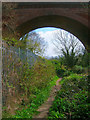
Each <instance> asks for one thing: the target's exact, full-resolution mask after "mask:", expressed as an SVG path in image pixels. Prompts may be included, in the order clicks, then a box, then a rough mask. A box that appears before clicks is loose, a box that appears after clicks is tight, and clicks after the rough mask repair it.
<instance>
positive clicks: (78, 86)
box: [48, 74, 90, 120]
mask: <svg viewBox="0 0 90 120" xmlns="http://www.w3.org/2000/svg"><path fill="white" fill-rule="evenodd" d="M89 106H90V104H89V103H88V76H86V75H78V74H71V75H70V76H68V77H64V78H63V79H62V80H61V90H60V91H59V92H58V95H57V96H56V98H55V101H54V102H53V105H52V107H51V108H50V110H49V116H48V119H53V120H54V119H58V118H59V119H74V120H75V119H81V120H86V119H87V120H89V113H90V112H89V109H88V107H89Z"/></svg>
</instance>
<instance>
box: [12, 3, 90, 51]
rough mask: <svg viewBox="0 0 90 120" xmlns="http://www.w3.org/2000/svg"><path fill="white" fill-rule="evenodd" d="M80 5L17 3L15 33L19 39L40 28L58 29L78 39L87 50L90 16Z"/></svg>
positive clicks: (85, 8)
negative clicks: (18, 35)
mask: <svg viewBox="0 0 90 120" xmlns="http://www.w3.org/2000/svg"><path fill="white" fill-rule="evenodd" d="M88 10H89V9H88V8H87V7H83V6H82V5H81V4H80V3H79V4H78V3H70V4H69V3H68V4H67V3H18V7H17V9H15V10H14V11H15V14H16V16H17V17H16V18H15V19H16V20H15V26H16V27H15V31H16V32H18V33H19V34H20V37H21V36H22V35H24V34H25V33H27V32H29V31H31V30H34V29H36V28H40V27H47V26H48V27H49V26H51V27H58V28H62V29H64V30H67V31H69V32H71V33H72V34H74V35H75V36H76V37H78V38H79V39H80V40H81V41H82V42H83V44H84V45H85V46H86V48H87V49H89V46H88V45H89V44H88V42H89V41H88V30H89V29H90V28H89V24H88V21H89V19H90V15H89V12H88Z"/></svg>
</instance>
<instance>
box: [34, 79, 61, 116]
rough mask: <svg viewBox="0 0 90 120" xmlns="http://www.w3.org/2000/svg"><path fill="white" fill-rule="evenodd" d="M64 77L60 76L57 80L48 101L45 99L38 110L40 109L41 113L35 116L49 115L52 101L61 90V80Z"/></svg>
mask: <svg viewBox="0 0 90 120" xmlns="http://www.w3.org/2000/svg"><path fill="white" fill-rule="evenodd" d="M61 79H62V78H59V79H58V80H57V81H56V85H55V86H53V87H52V90H51V93H50V96H49V98H48V99H47V101H45V103H43V104H42V105H41V106H40V107H39V108H38V110H37V111H39V112H40V113H39V114H38V115H36V116H34V117H33V118H46V117H47V116H48V113H49V108H50V107H51V106H52V103H53V101H54V98H55V96H56V94H57V91H59V90H60V87H61V86H60V84H59V82H60V81H61Z"/></svg>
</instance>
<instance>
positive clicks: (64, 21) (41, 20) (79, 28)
mask: <svg viewBox="0 0 90 120" xmlns="http://www.w3.org/2000/svg"><path fill="white" fill-rule="evenodd" d="M42 27H56V28H61V29H64V30H66V31H68V32H70V33H72V34H73V35H74V36H76V37H77V38H78V39H79V40H80V41H81V42H82V43H83V44H84V46H85V47H86V49H87V50H89V47H88V28H87V27H86V26H85V25H83V24H82V23H80V22H78V21H76V20H74V19H71V18H68V17H65V16H59V15H44V16H39V17H36V18H34V19H30V20H28V21H27V22H24V23H23V24H21V25H20V26H18V27H17V28H16V30H17V31H18V32H19V33H20V37H21V36H23V35H25V34H26V33H28V32H30V31H32V30H35V29H37V28H42Z"/></svg>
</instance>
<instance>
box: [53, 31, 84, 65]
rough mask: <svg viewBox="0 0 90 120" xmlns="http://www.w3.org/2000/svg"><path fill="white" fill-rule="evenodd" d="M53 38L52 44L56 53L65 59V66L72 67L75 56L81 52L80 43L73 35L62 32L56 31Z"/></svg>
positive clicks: (74, 62)
mask: <svg viewBox="0 0 90 120" xmlns="http://www.w3.org/2000/svg"><path fill="white" fill-rule="evenodd" d="M54 38H55V40H54V41H53V44H54V45H55V47H56V51H57V52H58V53H60V55H62V56H63V57H64V58H65V64H66V65H67V66H68V67H73V66H74V65H75V64H76V61H77V59H76V55H78V54H79V53H80V52H81V48H82V47H83V46H82V45H81V44H80V41H78V40H77V38H76V37H75V36H74V35H72V34H69V33H67V32H66V33H65V32H64V31H57V33H55V34H54Z"/></svg>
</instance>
